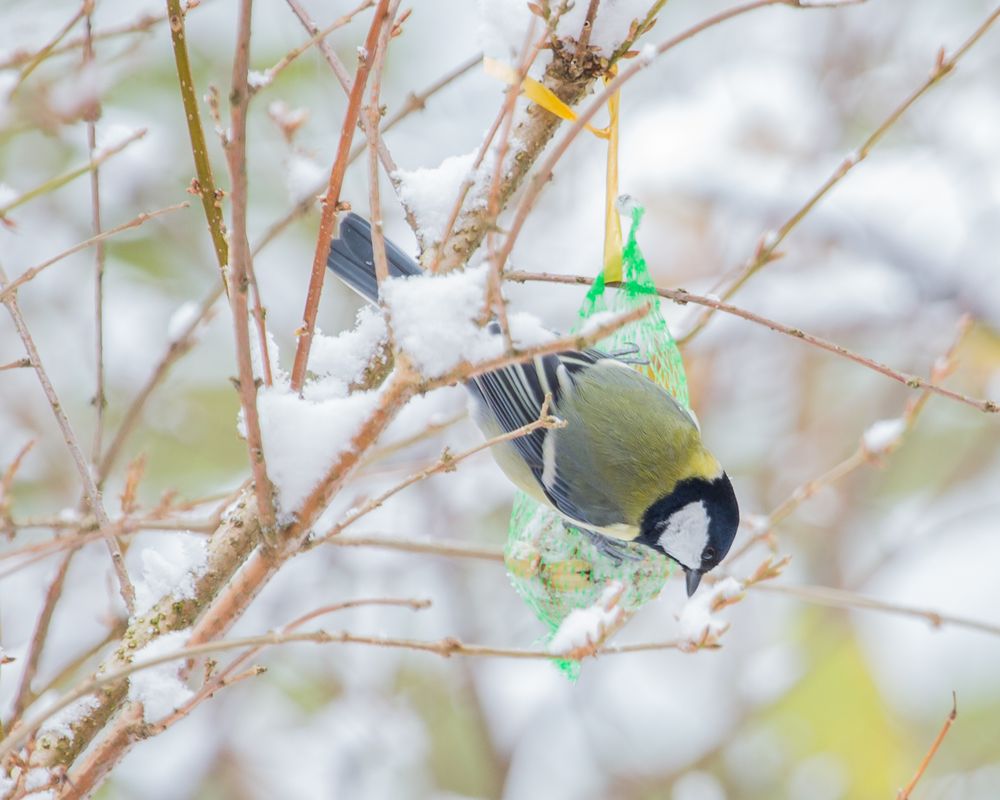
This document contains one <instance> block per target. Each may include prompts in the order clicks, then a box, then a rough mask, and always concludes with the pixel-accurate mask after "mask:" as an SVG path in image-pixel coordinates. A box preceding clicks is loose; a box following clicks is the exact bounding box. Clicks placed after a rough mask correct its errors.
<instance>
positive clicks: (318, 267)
mask: <svg viewBox="0 0 1000 800" xmlns="http://www.w3.org/2000/svg"><path fill="white" fill-rule="evenodd" d="M388 5H389V0H379V4H378V6H377V7H376V9H375V14H374V16H373V18H372V24H371V27H370V28H369V29H368V35H367V37H366V38H365V44H364V48H363V51H362V52H359V58H358V69H357V72H356V73H355V74H354V83H353V84H352V85H351V92H350V96H349V98H348V101H347V111H346V112H344V123H343V125H342V126H341V129H340V141H339V142H338V144H337V156H336V158H335V159H334V162H333V167H332V168H331V170H330V180H329V182H328V184H327V189H326V195H325V196H324V197H323V201H322V208H323V210H322V214H321V216H320V222H319V233H318V234H317V236H316V252H315V254H314V255H313V264H312V272H311V274H310V276H309V290H308V293H307V294H306V305H305V310H304V311H303V312H302V320H303V322H302V328H301V333H300V334H299V340H298V344H297V345H296V348H295V360H294V362H293V364H292V374H291V386H292V389H293V390H294V391H296V392H299V391H301V390H302V384H303V383H304V382H305V378H306V365H307V363H308V361H309V348H310V346H311V345H312V338H313V332H314V330H315V328H316V314H317V312H318V311H319V297H320V292H321V291H322V289H323V278H324V277H325V275H326V259H327V256H328V255H329V254H330V242H331V240H332V239H333V234H334V227H335V225H336V222H337V208H338V206H339V204H340V190H341V187H342V186H343V184H344V176H345V175H346V174H347V157H348V155H350V151H351V141H352V140H353V138H354V129H355V127H356V126H357V124H358V116H359V115H360V113H361V98H362V97H363V95H364V91H365V84H366V83H367V81H368V73H369V71H370V70H371V67H372V59H373V57H374V55H375V50H376V45H377V42H378V36H379V33H380V32H381V30H382V26H383V25H385V24H386V12H387V9H388Z"/></svg>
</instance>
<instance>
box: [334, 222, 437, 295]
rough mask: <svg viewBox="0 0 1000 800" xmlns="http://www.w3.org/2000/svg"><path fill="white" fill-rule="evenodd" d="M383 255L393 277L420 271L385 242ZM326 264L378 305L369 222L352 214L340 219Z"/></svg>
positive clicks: (413, 263)
mask: <svg viewBox="0 0 1000 800" xmlns="http://www.w3.org/2000/svg"><path fill="white" fill-rule="evenodd" d="M385 255H386V259H387V260H388V261H389V274H390V275H391V276H392V277H394V278H399V277H403V276H406V275H419V274H420V273H421V272H423V270H422V269H421V268H420V265H419V264H418V263H417V262H416V261H414V260H413V259H412V258H410V257H409V256H408V255H406V253H404V252H403V251H402V250H400V249H399V248H398V247H396V245H394V244H393V243H392V242H390V241H388V240H386V243H385ZM326 265H327V266H328V267H329V268H330V269H332V270H333V271H334V273H335V274H336V275H337V277H338V278H340V279H341V280H342V281H343V282H344V283H346V284H347V285H348V286H350V287H351V288H352V289H354V291H356V292H358V293H359V294H361V295H362V296H363V297H365V298H367V299H368V300H371V301H372V302H373V303H376V302H378V282H377V281H376V280H375V255H374V252H373V251H372V226H371V223H369V222H368V220H366V219H364V218H363V217H359V216H358V215H357V214H354V213H350V214H348V215H347V216H346V217H343V218H342V219H341V220H340V235H339V236H338V237H337V238H336V239H334V240H333V243H332V244H331V245H330V255H329V256H327V259H326Z"/></svg>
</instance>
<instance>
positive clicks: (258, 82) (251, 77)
mask: <svg viewBox="0 0 1000 800" xmlns="http://www.w3.org/2000/svg"><path fill="white" fill-rule="evenodd" d="M273 78H274V75H272V74H271V70H269V69H266V70H264V71H263V72H261V71H259V70H256V69H252V70H250V71H249V72H247V84H248V85H249V86H250V88H251V89H263V88H264V87H265V86H269V85H270V83H271V81H272V80H273Z"/></svg>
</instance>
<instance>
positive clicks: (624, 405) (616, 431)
mask: <svg viewBox="0 0 1000 800" xmlns="http://www.w3.org/2000/svg"><path fill="white" fill-rule="evenodd" d="M385 245H386V257H387V260H388V262H389V272H390V274H391V275H392V276H393V277H406V276H413V275H419V274H421V272H422V270H421V268H420V265H419V264H417V263H416V261H414V260H413V259H412V258H410V257H409V256H408V255H406V254H405V253H404V252H403V251H402V250H400V249H399V248H398V247H396V246H395V245H393V244H392V243H391V242H388V241H387V242H386V243H385ZM327 266H329V267H330V269H332V270H333V271H334V273H335V274H336V275H337V277H339V278H340V279H341V280H343V281H344V282H345V283H347V284H348V285H349V286H351V287H352V288H353V289H355V290H356V291H358V292H359V293H360V294H361V295H363V296H364V297H365V298H366V299H368V300H370V301H371V302H378V282H377V281H376V278H375V259H374V255H373V251H372V238H371V226H370V225H369V223H368V222H367V221H366V220H364V219H363V218H361V217H359V216H358V215H357V214H353V213H352V214H348V215H346V216H345V217H344V218H343V219H342V220H341V223H340V234H339V237H338V238H337V239H335V240H334V242H333V245H332V246H331V248H330V255H329V257H328V259H327ZM498 333H499V332H498ZM466 387H467V388H468V390H469V392H471V393H472V395H473V397H474V398H475V400H476V402H475V404H474V407H475V415H474V416H475V420H476V423H477V424H478V425H479V428H480V430H482V432H483V434H484V435H485V436H487V437H488V438H493V437H495V436H498V435H500V434H504V433H509V432H511V431H516V430H518V429H519V428H522V427H524V426H525V425H528V424H530V423H532V422H535V421H536V420H537V419H538V418H539V417H540V416H541V414H542V408H543V406H544V404H545V401H546V398H547V397H550V398H551V400H550V405H549V408H550V411H551V413H553V414H555V415H556V416H558V417H560V418H561V419H563V420H565V422H566V423H567V424H566V426H565V427H563V428H538V429H536V430H534V431H532V432H531V433H529V434H527V435H524V436H520V437H518V438H516V439H512V440H510V441H507V442H503V443H501V444H498V445H495V446H494V447H493V448H492V452H493V456H494V458H495V459H496V462H497V464H498V465H499V466H500V468H501V469H502V470H503V471H504V473H505V474H506V475H507V477H508V478H510V480H511V481H512V482H513V483H514V484H515V485H516V486H517V487H518V488H520V489H521V490H523V491H524V492H526V493H527V494H528V495H530V496H531V497H534V498H535V499H536V500H538V501H539V502H541V503H543V504H545V505H548V506H549V507H551V508H553V509H554V510H555V511H556V512H558V513H559V514H560V515H561V516H562V517H563V518H564V519H565V520H566V521H567V522H569V523H570V524H571V525H574V526H575V527H577V528H580V529H581V530H583V531H585V532H588V533H590V534H591V535H594V536H596V537H598V538H599V539H603V540H604V542H606V543H607V544H608V546H609V547H608V550H609V552H611V553H614V545H613V542H614V541H615V540H617V541H626V542H637V543H639V544H643V545H646V546H647V547H651V548H653V549H654V550H656V551H657V552H659V553H662V554H663V555H665V556H667V558H670V559H672V560H673V561H675V562H677V563H678V564H679V565H680V566H681V567H682V568H683V569H684V572H685V575H686V578H687V593H688V595H692V594H694V591H695V589H697V588H698V584H699V582H700V581H701V577H702V575H704V574H705V573H706V572H708V571H709V570H711V569H713V568H714V567H716V566H717V565H718V564H719V562H720V561H722V559H723V558H724V557H725V555H726V553H728V552H729V548H730V546H731V545H732V543H733V538H734V537H735V536H736V529H737V527H738V526H739V507H738V506H737V503H736V494H735V493H734V492H733V486H732V484H731V483H730V481H729V477H728V476H727V475H726V473H725V472H724V471H723V469H722V467H721V466H720V464H719V462H718V461H717V460H716V459H715V457H714V456H713V455H712V454H711V453H710V452H708V450H707V449H706V448H705V446H704V444H703V443H702V441H701V432H700V431H699V429H698V425H697V423H696V421H695V420H694V418H693V416H692V415H691V414H690V413H689V412H688V411H687V410H686V409H685V408H684V407H683V406H681V405H680V404H679V403H677V401H676V400H674V399H673V397H671V396H670V394H668V393H667V392H666V391H664V390H663V389H662V388H661V387H660V386H658V385H657V384H656V383H654V382H653V381H651V380H650V379H649V378H647V377H646V376H645V375H643V374H641V373H640V372H638V371H636V370H635V369H633V368H632V367H631V366H629V365H628V364H627V363H625V362H624V361H622V360H620V359H619V358H616V357H614V356H612V355H608V354H606V353H603V352H601V351H599V350H595V349H590V350H565V351H563V352H561V353H554V354H551V355H544V356H536V357H534V358H531V359H528V360H526V361H524V362H522V363H518V364H512V365H510V366H507V367H503V368H501V369H497V370H493V371H492V372H487V373H485V374H483V375H480V376H478V377H476V378H473V379H471V380H469V381H468V382H467V383H466Z"/></svg>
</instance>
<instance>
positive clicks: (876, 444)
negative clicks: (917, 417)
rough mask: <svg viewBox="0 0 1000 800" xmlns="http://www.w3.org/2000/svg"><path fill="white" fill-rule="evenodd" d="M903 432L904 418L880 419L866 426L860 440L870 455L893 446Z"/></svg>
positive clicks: (904, 426)
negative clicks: (866, 428)
mask: <svg viewBox="0 0 1000 800" xmlns="http://www.w3.org/2000/svg"><path fill="white" fill-rule="evenodd" d="M905 432H906V420H904V419H902V418H901V417H896V418H894V419H880V420H879V421H878V422H874V423H872V424H871V425H870V426H869V427H868V430H866V431H865V432H864V435H863V436H862V437H861V442H862V445H863V446H864V448H865V450H867V451H868V452H869V453H871V454H872V455H881V454H882V453H886V452H888V451H889V450H891V449H892V448H893V447H895V446H896V445H897V444H898V443H899V440H900V438H901V437H902V436H903V434H904V433H905Z"/></svg>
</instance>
